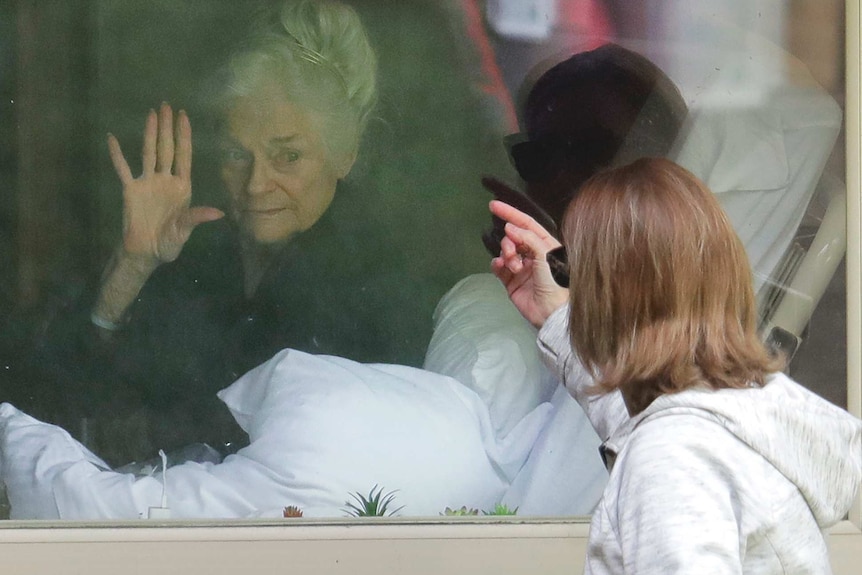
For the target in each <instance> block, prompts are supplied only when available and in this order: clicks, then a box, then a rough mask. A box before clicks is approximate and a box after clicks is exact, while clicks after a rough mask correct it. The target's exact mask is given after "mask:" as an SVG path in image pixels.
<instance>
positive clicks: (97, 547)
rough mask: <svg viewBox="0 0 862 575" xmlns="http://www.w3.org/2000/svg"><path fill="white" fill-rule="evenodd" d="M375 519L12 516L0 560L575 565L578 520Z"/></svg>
mask: <svg viewBox="0 0 862 575" xmlns="http://www.w3.org/2000/svg"><path fill="white" fill-rule="evenodd" d="M845 8H846V12H845V14H846V72H845V73H846V110H845V125H846V138H847V139H846V150H847V173H846V182H847V190H848V194H847V222H848V226H847V255H846V273H847V343H848V346H847V347H848V354H847V374H848V377H847V379H848V381H847V401H848V405H847V408H848V411H849V412H850V413H852V414H854V415H856V416H857V417H859V416H862V112H860V90H862V85H860V65H862V41H860V7H859V3H858V2H857V1H855V0H846V2H845ZM462 519H463V520H453V519H452V518H442V517H441V518H439V519H428V520H421V521H415V520H408V519H404V520H398V519H389V520H385V521H376V520H373V519H370V520H365V521H347V520H344V521H334V522H333V521H320V522H318V521H313V520H300V522H299V523H296V524H289V525H288V524H286V523H285V522H284V521H261V522H252V523H249V522H245V521H242V522H240V521H232V522H203V523H195V524H193V525H192V524H182V523H179V522H178V523H177V524H176V526H172V525H171V523H170V522H167V523H165V522H163V523H155V522H145V523H142V522H140V521H137V522H121V523H113V524H108V523H104V524H102V523H99V524H94V523H78V522H62V523H50V522H15V521H4V522H2V524H0V558H2V559H0V565H2V566H3V567H4V568H6V569H7V570H8V569H9V568H13V570H12V571H11V572H16V571H15V570H14V567H21V568H22V569H21V572H24V570H23V568H26V572H31V573H34V572H39V573H41V572H50V573H65V572H72V571H75V572H77V571H79V570H80V568H81V565H82V564H86V565H87V570H88V572H89V573H92V574H101V573H114V572H116V571H117V569H118V568H119V569H129V568H131V569H133V570H136V571H137V570H139V569H146V570H147V571H150V572H157V573H174V572H177V573H178V572H183V573H186V572H188V571H189V570H190V568H191V566H194V568H195V570H200V569H201V568H205V569H206V570H207V571H208V572H210V573H223V572H224V573H228V572H229V573H235V572H236V571H237V570H240V569H243V568H244V567H247V566H250V565H254V570H255V573H256V574H258V575H266V574H269V573H283V572H285V569H286V568H288V569H289V568H291V567H293V568H297V569H299V570H301V571H302V572H303V573H339V572H346V571H348V570H349V571H350V573H353V574H364V573H369V574H370V573H374V574H377V573H380V572H389V571H393V570H394V571H397V572H399V573H411V574H413V573H416V574H420V573H440V572H447V573H450V574H454V573H476V572H482V573H484V572H487V573H514V572H527V571H528V570H529V571H536V570H537V568H538V571H540V572H542V573H545V574H549V575H550V574H555V573H570V572H571V570H572V569H573V568H577V566H580V565H582V564H583V559H584V555H585V552H586V543H587V536H588V532H589V524H588V519H587V518H571V519H548V520H544V519H541V518H536V519H532V518H531V519H520V518H512V519H509V520H501V519H500V518H494V517H485V518H481V517H480V518H475V519H466V518H462ZM829 547H830V553H831V558H832V567H833V570H834V572H835V573H836V574H838V575H841V574H848V575H849V574H850V573H856V572H858V557H859V556H860V555H862V497H860V496H857V498H856V501H855V502H854V504H853V507H852V508H851V510H850V513H849V516H848V519H847V520H845V521H842V522H841V523H839V524H838V525H836V526H835V527H834V528H832V529H831V530H830V536H829Z"/></svg>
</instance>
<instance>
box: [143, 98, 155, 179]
mask: <svg viewBox="0 0 862 575" xmlns="http://www.w3.org/2000/svg"><path fill="white" fill-rule="evenodd" d="M158 133H159V120H158V116H157V115H156V111H155V110H150V112H149V113H148V114H147V122H146V124H144V147H143V149H142V151H141V170H142V172H143V174H144V176H151V175H152V174H153V172H154V171H155V169H156V138H157V137H158Z"/></svg>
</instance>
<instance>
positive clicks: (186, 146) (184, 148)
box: [174, 110, 192, 178]
mask: <svg viewBox="0 0 862 575" xmlns="http://www.w3.org/2000/svg"><path fill="white" fill-rule="evenodd" d="M174 161H175V165H174V173H176V175H177V176H180V177H181V178H191V173H192V125H191V122H189V117H188V115H187V114H186V112H185V110H180V111H179V113H178V114H177V153H176V158H174Z"/></svg>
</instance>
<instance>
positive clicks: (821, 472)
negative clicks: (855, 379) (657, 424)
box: [603, 373, 862, 527]
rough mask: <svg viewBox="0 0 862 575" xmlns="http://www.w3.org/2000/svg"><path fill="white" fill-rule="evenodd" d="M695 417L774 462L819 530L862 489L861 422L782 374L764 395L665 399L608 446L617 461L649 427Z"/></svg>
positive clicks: (726, 392) (693, 393) (727, 392)
mask: <svg viewBox="0 0 862 575" xmlns="http://www.w3.org/2000/svg"><path fill="white" fill-rule="evenodd" d="M682 413H684V414H692V415H697V416H700V417H703V418H705V419H708V420H710V421H713V422H717V423H718V424H720V425H721V426H723V427H724V428H725V429H727V430H728V431H730V432H731V433H732V434H733V435H735V436H736V437H737V438H739V439H740V440H741V441H742V442H743V443H745V444H746V445H748V446H749V447H751V449H753V450H755V451H756V452H758V453H759V454H761V455H762V456H763V457H764V458H766V460H767V461H769V462H770V463H771V464H772V465H773V466H774V467H775V468H776V469H777V470H778V471H780V472H781V473H782V474H783V475H784V476H785V477H787V479H788V480H790V481H791V482H793V483H794V484H795V485H796V486H797V487H798V489H799V491H800V492H801V493H802V495H803V497H804V498H805V500H806V501H807V503H808V506H809V507H810V508H811V511H812V512H813V514H814V517H815V518H816V519H817V522H818V524H819V525H820V526H821V527H828V526H830V525H833V524H835V523H837V522H838V521H840V520H841V519H842V518H843V517H844V515H845V514H846V513H847V511H848V509H849V508H850V505H851V504H852V502H853V500H854V498H855V497H856V492H857V490H858V489H859V485H860V483H862V420H859V419H858V418H856V417H853V416H852V415H850V414H849V413H848V412H847V411H845V410H843V409H841V408H839V407H836V406H835V405H833V404H831V403H829V402H828V401H826V400H825V399H823V398H821V397H820V396H818V395H816V394H814V393H812V392H810V391H808V390H807V389H805V388H804V387H802V386H801V385H799V384H797V383H796V382H794V381H793V380H791V379H790V378H788V377H787V376H786V375H784V374H783V373H776V374H773V375H771V376H769V377H768V378H767V382H766V385H764V386H763V387H752V388H746V389H722V390H719V391H714V390H711V389H689V390H686V391H683V392H680V393H675V394H671V395H664V396H661V397H659V398H658V399H656V400H655V401H653V403H652V404H650V406H649V407H647V409H645V410H644V411H643V412H642V413H640V414H638V415H637V416H635V417H633V418H632V419H630V420H628V421H627V422H626V423H625V424H623V425H622V426H620V428H618V429H617V431H616V432H615V433H614V434H613V435H612V436H611V437H610V439H608V441H607V442H606V443H605V445H604V446H603V447H604V448H605V449H607V450H609V451H611V452H613V453H619V452H620V451H621V450H622V449H623V448H624V447H625V444H626V442H627V441H628V438H629V436H630V435H631V433H632V431H633V430H634V429H635V428H636V427H637V426H638V425H639V424H640V423H642V422H643V421H645V420H647V419H651V418H656V417H667V416H672V415H675V414H682Z"/></svg>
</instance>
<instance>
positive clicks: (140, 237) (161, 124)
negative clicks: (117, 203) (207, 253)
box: [108, 104, 224, 268]
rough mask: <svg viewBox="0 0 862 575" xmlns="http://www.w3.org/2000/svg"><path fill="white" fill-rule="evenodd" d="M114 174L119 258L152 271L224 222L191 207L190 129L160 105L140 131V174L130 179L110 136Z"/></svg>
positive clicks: (214, 211)
mask: <svg viewBox="0 0 862 575" xmlns="http://www.w3.org/2000/svg"><path fill="white" fill-rule="evenodd" d="M108 149H109V152H110V155H111V161H112V162H113V164H114V169H115V170H116V172H117V175H118V176H119V177H120V181H121V182H122V184H123V252H124V253H125V254H126V255H127V256H131V257H133V258H135V259H140V260H143V261H145V262H147V263H148V264H149V265H150V266H152V268H155V267H156V266H158V265H159V264H160V263H163V262H170V261H173V260H175V259H176V258H177V257H178V256H179V255H180V251H181V250H182V248H183V246H184V245H185V243H186V241H187V240H188V239H189V236H190V235H191V233H192V230H194V228H195V227H196V226H197V225H198V224H201V223H203V222H209V221H213V220H217V219H219V218H221V217H222V216H224V213H223V212H222V211H221V210H218V209H216V208H211V207H190V205H189V204H190V202H191V195H192V183H191V167H192V128H191V124H190V123H189V118H188V116H187V115H186V113H185V112H184V111H182V110H181V111H180V112H179V113H178V114H177V120H176V127H175V126H174V117H173V110H172V109H171V107H170V106H169V105H167V104H162V106H161V108H160V109H159V111H158V113H156V112H155V111H153V110H151V111H150V113H149V114H148V115H147V122H146V127H145V129H144V146H143V153H142V173H141V175H140V176H139V177H137V178H135V177H133V176H132V171H131V169H129V164H128V162H126V158H125V157H124V156H123V152H122V151H121V149H120V143H119V142H118V141H117V138H115V137H114V136H113V135H108Z"/></svg>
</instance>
